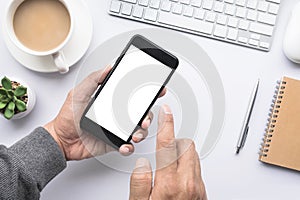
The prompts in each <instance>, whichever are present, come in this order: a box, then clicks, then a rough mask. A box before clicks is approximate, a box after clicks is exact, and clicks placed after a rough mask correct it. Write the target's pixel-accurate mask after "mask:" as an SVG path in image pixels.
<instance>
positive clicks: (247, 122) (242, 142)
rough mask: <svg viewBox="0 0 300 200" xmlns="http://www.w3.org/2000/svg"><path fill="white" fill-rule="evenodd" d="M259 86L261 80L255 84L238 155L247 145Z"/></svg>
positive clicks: (237, 149)
mask: <svg viewBox="0 0 300 200" xmlns="http://www.w3.org/2000/svg"><path fill="white" fill-rule="evenodd" d="M258 86H259V79H258V80H257V83H256V84H255V87H254V89H253V92H252V94H251V99H250V102H249V106H248V110H247V113H246V116H245V119H244V123H243V126H242V131H241V133H240V137H239V140H238V143H237V146H236V154H238V153H239V152H240V150H241V148H243V146H244V145H245V142H246V138H247V135H248V130H249V121H250V117H251V114H252V111H253V107H254V103H255V100H256V96H257V91H258Z"/></svg>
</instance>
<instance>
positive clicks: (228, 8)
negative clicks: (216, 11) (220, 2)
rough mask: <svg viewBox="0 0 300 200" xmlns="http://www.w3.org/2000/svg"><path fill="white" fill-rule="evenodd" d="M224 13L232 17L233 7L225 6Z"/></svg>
mask: <svg viewBox="0 0 300 200" xmlns="http://www.w3.org/2000/svg"><path fill="white" fill-rule="evenodd" d="M225 13H226V14H228V15H234V13H235V7H234V6H233V5H228V4H227V5H226V8H225Z"/></svg>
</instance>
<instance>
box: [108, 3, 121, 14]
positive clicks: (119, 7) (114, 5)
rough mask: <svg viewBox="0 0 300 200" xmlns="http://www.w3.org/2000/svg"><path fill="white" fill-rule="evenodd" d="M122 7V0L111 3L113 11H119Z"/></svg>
mask: <svg viewBox="0 0 300 200" xmlns="http://www.w3.org/2000/svg"><path fill="white" fill-rule="evenodd" d="M120 9H121V2H119V1H112V2H111V4H110V11H111V12H115V13H119V12H120Z"/></svg>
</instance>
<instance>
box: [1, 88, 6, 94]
mask: <svg viewBox="0 0 300 200" xmlns="http://www.w3.org/2000/svg"><path fill="white" fill-rule="evenodd" d="M0 94H1V95H2V96H7V92H6V89H4V88H0Z"/></svg>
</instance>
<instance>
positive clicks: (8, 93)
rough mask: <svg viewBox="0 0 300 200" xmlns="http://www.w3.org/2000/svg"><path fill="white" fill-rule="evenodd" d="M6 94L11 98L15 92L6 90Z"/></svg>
mask: <svg viewBox="0 0 300 200" xmlns="http://www.w3.org/2000/svg"><path fill="white" fill-rule="evenodd" d="M7 96H8V98H10V99H13V98H14V96H15V94H14V92H13V91H12V90H7Z"/></svg>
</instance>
